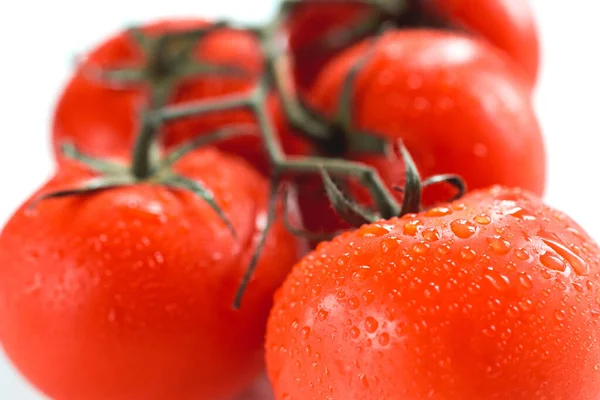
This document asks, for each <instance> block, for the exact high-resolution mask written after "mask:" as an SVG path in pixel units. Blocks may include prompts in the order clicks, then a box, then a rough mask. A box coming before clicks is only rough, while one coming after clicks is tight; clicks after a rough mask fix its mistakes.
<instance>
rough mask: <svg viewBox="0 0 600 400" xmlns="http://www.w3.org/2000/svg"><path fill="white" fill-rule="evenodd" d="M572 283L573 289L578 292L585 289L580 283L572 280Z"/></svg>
mask: <svg viewBox="0 0 600 400" xmlns="http://www.w3.org/2000/svg"><path fill="white" fill-rule="evenodd" d="M572 285H573V288H574V289H575V290H577V291H578V292H579V293H583V292H584V291H585V289H584V287H583V285H582V284H581V283H578V282H573V284H572Z"/></svg>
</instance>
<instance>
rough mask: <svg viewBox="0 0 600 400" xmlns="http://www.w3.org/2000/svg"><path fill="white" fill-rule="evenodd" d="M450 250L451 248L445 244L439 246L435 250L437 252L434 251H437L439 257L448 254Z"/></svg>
mask: <svg viewBox="0 0 600 400" xmlns="http://www.w3.org/2000/svg"><path fill="white" fill-rule="evenodd" d="M450 250H451V248H450V246H449V245H447V244H442V245H440V246H439V247H438V248H437V250H436V251H437V252H438V253H439V254H440V255H446V254H448V253H450Z"/></svg>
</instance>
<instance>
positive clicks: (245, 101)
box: [152, 95, 252, 122]
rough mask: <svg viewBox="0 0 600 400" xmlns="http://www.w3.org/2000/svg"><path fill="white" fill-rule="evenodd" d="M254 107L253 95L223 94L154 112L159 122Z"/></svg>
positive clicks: (155, 118) (153, 114) (154, 117)
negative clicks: (215, 97) (218, 96)
mask: <svg viewBox="0 0 600 400" xmlns="http://www.w3.org/2000/svg"><path fill="white" fill-rule="evenodd" d="M250 107H252V95H245V96H239V95H232V96H223V97H221V98H218V99H209V100H200V101H195V102H189V103H185V104H181V105H174V106H170V107H167V108H164V109H161V110H156V111H154V112H153V113H152V117H153V119H154V120H155V121H157V122H169V121H173V120H180V119H185V118H194V117H197V116H200V115H204V114H210V113H214V112H220V111H225V110H234V109H243V108H250Z"/></svg>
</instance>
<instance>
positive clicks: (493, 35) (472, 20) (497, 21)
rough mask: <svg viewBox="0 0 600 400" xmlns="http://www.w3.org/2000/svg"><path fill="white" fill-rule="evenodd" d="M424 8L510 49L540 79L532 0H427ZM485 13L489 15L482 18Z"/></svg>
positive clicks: (531, 75) (528, 73)
mask: <svg viewBox="0 0 600 400" xmlns="http://www.w3.org/2000/svg"><path fill="white" fill-rule="evenodd" d="M423 3H424V9H425V10H426V12H429V13H431V14H437V15H439V16H440V17H442V18H443V19H444V20H447V21H452V23H453V24H454V25H456V26H458V27H460V28H464V29H466V30H467V31H469V32H473V33H474V34H476V35H477V36H480V37H481V38H483V39H485V40H487V41H488V42H490V43H491V44H493V45H494V46H496V47H497V48H499V49H501V50H502V51H504V52H506V54H508V55H509V56H510V57H511V58H512V59H513V60H514V61H515V62H516V63H517V64H518V65H519V66H520V67H521V68H522V69H523V71H524V73H525V74H526V76H527V78H528V80H529V82H530V83H531V84H532V85H533V84H535V82H536V79H537V75H538V69H539V63H540V45H539V36H538V30H537V24H536V21H535V17H534V15H533V10H532V8H531V5H530V4H529V1H528V0H500V1H499V0H487V1H481V0H480V1H476V2H474V1H469V0H425V1H424V2H423ZM482 16H485V18H482Z"/></svg>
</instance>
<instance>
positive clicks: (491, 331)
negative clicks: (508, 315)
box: [482, 325, 498, 338]
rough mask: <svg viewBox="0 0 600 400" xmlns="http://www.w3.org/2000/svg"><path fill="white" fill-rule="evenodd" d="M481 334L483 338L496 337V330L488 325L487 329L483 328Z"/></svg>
mask: <svg viewBox="0 0 600 400" xmlns="http://www.w3.org/2000/svg"><path fill="white" fill-rule="evenodd" d="M482 332H483V334H484V335H485V336H487V337H490V338H493V337H496V335H497V334H498V331H497V330H496V327H495V326H494V325H490V326H489V327H487V328H484V329H483V331H482Z"/></svg>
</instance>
